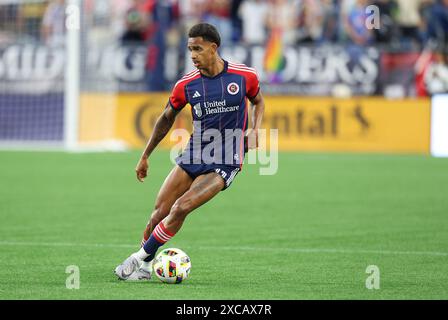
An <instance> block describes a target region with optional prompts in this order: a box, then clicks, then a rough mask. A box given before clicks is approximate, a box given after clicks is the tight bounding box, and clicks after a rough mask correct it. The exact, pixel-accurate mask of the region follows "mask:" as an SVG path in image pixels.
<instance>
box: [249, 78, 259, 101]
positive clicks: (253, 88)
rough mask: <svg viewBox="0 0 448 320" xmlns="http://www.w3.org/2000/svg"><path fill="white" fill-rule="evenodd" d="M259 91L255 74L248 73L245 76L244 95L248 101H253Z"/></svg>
mask: <svg viewBox="0 0 448 320" xmlns="http://www.w3.org/2000/svg"><path fill="white" fill-rule="evenodd" d="M259 91H260V81H259V80H258V75H257V74H256V73H255V72H248V73H247V76H246V95H247V97H248V98H249V99H253V98H255V97H256V96H257V94H258V92H259Z"/></svg>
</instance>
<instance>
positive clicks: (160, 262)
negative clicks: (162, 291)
mask: <svg viewBox="0 0 448 320" xmlns="http://www.w3.org/2000/svg"><path fill="white" fill-rule="evenodd" d="M153 267H154V273H155V274H156V276H157V278H159V279H160V280H161V281H162V282H165V283H181V282H182V281H184V280H185V279H186V278H188V275H189V274H190V269H191V260H190V257H189V256H188V255H187V254H186V253H185V252H183V251H182V250H180V249H177V248H168V249H165V250H163V251H162V252H160V253H159V254H158V255H157V257H156V258H155V260H154V264H153Z"/></svg>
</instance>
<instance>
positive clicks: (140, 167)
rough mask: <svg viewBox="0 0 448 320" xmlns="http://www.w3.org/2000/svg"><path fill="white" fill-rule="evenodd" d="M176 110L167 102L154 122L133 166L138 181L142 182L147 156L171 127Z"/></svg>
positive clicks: (146, 166)
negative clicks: (138, 158) (149, 135)
mask: <svg viewBox="0 0 448 320" xmlns="http://www.w3.org/2000/svg"><path fill="white" fill-rule="evenodd" d="M177 114H178V112H177V111H176V110H174V109H173V108H171V107H170V105H169V104H167V105H166V107H165V110H164V111H163V113H162V114H161V115H160V117H159V118H158V119H157V121H156V124H155V126H154V130H153V132H152V134H151V137H150V138H149V140H148V143H147V144H146V147H145V150H143V153H142V155H141V157H140V160H139V161H138V164H137V167H136V168H135V172H136V173H137V179H138V180H139V181H140V182H143V180H144V179H145V177H146V176H147V173H148V158H149V156H150V155H151V153H152V152H153V151H154V149H155V148H156V147H157V145H158V144H159V143H160V141H162V140H163V138H165V136H166V135H167V134H168V132H169V131H170V129H171V127H172V126H173V124H174V120H176V116H177Z"/></svg>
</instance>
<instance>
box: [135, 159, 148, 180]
mask: <svg viewBox="0 0 448 320" xmlns="http://www.w3.org/2000/svg"><path fill="white" fill-rule="evenodd" d="M135 173H136V174H137V179H138V181H140V182H143V181H144V180H145V178H146V176H147V175H148V158H145V157H141V158H140V160H139V161H138V163H137V167H135Z"/></svg>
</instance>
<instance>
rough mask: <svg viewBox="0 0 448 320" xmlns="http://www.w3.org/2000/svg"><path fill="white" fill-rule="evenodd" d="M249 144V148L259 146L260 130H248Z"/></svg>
mask: <svg viewBox="0 0 448 320" xmlns="http://www.w3.org/2000/svg"><path fill="white" fill-rule="evenodd" d="M247 145H248V149H249V150H252V149H256V148H258V130H254V129H249V130H248V133H247Z"/></svg>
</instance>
